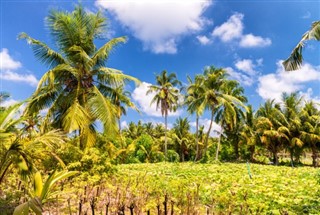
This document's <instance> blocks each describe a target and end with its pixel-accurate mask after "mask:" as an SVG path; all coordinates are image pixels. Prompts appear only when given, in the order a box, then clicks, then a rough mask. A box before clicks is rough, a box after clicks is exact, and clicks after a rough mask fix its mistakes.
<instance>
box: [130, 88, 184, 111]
mask: <svg viewBox="0 0 320 215" xmlns="http://www.w3.org/2000/svg"><path fill="white" fill-rule="evenodd" d="M149 86H151V84H150V83H146V82H142V83H141V84H140V85H139V86H138V87H136V88H135V89H134V91H133V93H132V98H133V100H134V101H136V102H137V103H138V108H139V109H140V110H141V111H142V112H144V113H145V114H147V115H149V116H156V117H161V116H162V115H161V111H160V109H159V110H157V106H156V104H155V103H153V104H152V105H150V103H151V101H152V99H153V97H154V96H155V93H150V94H148V95H146V94H147V91H148V90H149ZM180 114H181V111H180V110H178V111H176V112H169V114H168V116H169V117H170V116H179V115H180Z"/></svg>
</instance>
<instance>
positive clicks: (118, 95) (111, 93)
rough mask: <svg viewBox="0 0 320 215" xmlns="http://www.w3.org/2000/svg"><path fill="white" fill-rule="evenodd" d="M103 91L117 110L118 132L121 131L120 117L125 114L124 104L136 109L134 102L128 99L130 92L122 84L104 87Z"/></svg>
mask: <svg viewBox="0 0 320 215" xmlns="http://www.w3.org/2000/svg"><path fill="white" fill-rule="evenodd" d="M103 92H104V93H106V94H107V95H108V97H109V98H110V99H111V101H112V103H113V104H114V105H115V107H116V111H117V119H118V126H119V132H120V131H121V123H120V118H121V116H122V115H126V114H127V111H126V106H127V107H130V108H133V109H135V110H138V109H137V107H136V106H135V104H134V103H132V102H131V100H130V98H129V97H130V95H131V94H130V92H129V91H126V90H124V86H123V85H119V86H116V87H115V88H111V87H110V88H105V89H104V91H103Z"/></svg>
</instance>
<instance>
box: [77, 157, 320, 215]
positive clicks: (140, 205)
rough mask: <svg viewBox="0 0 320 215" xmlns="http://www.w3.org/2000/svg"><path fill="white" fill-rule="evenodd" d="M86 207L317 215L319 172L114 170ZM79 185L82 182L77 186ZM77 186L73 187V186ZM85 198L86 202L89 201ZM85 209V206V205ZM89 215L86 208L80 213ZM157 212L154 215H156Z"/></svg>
mask: <svg viewBox="0 0 320 215" xmlns="http://www.w3.org/2000/svg"><path fill="white" fill-rule="evenodd" d="M116 169H117V170H116V172H115V173H114V174H112V176H110V177H108V178H105V179H104V182H103V183H100V184H99V188H97V187H96V188H92V189H91V190H90V191H88V189H89V188H87V187H86V192H85V193H86V194H85V195H86V198H85V200H87V202H90V201H89V199H91V200H92V199H93V198H92V196H96V197H97V198H96V204H95V207H96V208H97V209H98V211H100V212H103V211H104V210H105V208H106V207H108V210H109V212H116V211H121V210H122V211H125V212H126V214H127V213H128V214H130V213H129V212H130V206H131V210H132V211H134V214H147V212H148V211H149V212H150V214H166V213H165V211H167V214H172V213H173V214H230V213H231V214H320V184H319V183H318V180H319V179H318V177H319V176H318V174H319V169H315V168H311V167H299V168H291V167H276V166H271V165H257V164H250V173H251V175H252V178H250V176H249V174H248V172H249V171H248V166H247V164H233V163H223V164H193V163H157V164H128V165H119V166H117V167H116ZM82 183H83V184H85V183H86V182H85V181H82ZM77 184H79V183H77ZM90 196H91V197H90ZM86 205H87V206H86ZM86 207H87V211H89V212H90V206H89V203H87V204H86V203H85V201H84V205H83V207H82V208H86ZM159 211H160V213H159Z"/></svg>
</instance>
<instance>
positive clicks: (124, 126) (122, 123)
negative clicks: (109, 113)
mask: <svg viewBox="0 0 320 215" xmlns="http://www.w3.org/2000/svg"><path fill="white" fill-rule="evenodd" d="M120 125H121V128H122V129H123V128H128V123H127V121H125V120H124V121H122V122H121V123H120Z"/></svg>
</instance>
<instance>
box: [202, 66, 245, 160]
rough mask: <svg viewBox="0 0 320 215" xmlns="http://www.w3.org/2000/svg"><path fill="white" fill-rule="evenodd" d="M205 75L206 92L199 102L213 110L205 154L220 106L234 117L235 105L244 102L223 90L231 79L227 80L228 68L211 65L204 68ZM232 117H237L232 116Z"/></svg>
mask: <svg viewBox="0 0 320 215" xmlns="http://www.w3.org/2000/svg"><path fill="white" fill-rule="evenodd" d="M203 77H204V81H203V87H204V93H203V94H201V95H200V97H199V98H198V100H199V101H197V102H199V104H200V106H202V105H205V108H206V109H208V110H209V111H210V112H211V119H210V125H209V129H208V131H207V136H206V139H205V143H204V154H203V155H204V156H205V155H206V152H207V148H208V141H209V136H210V132H211V129H212V124H213V120H214V117H215V115H216V113H217V111H218V110H219V108H220V109H221V108H222V107H225V111H228V116H230V117H232V116H234V114H232V112H233V113H235V107H236V106H238V105H243V104H242V102H241V101H240V100H239V99H237V98H236V97H234V96H233V95H228V93H225V92H224V91H223V89H224V88H225V87H226V85H227V84H228V82H229V80H227V72H226V70H224V69H222V68H215V67H214V66H210V67H207V68H206V69H205V70H204V72H203ZM232 119H235V118H234V117H232ZM217 150H218V151H219V143H218V145H217Z"/></svg>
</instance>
